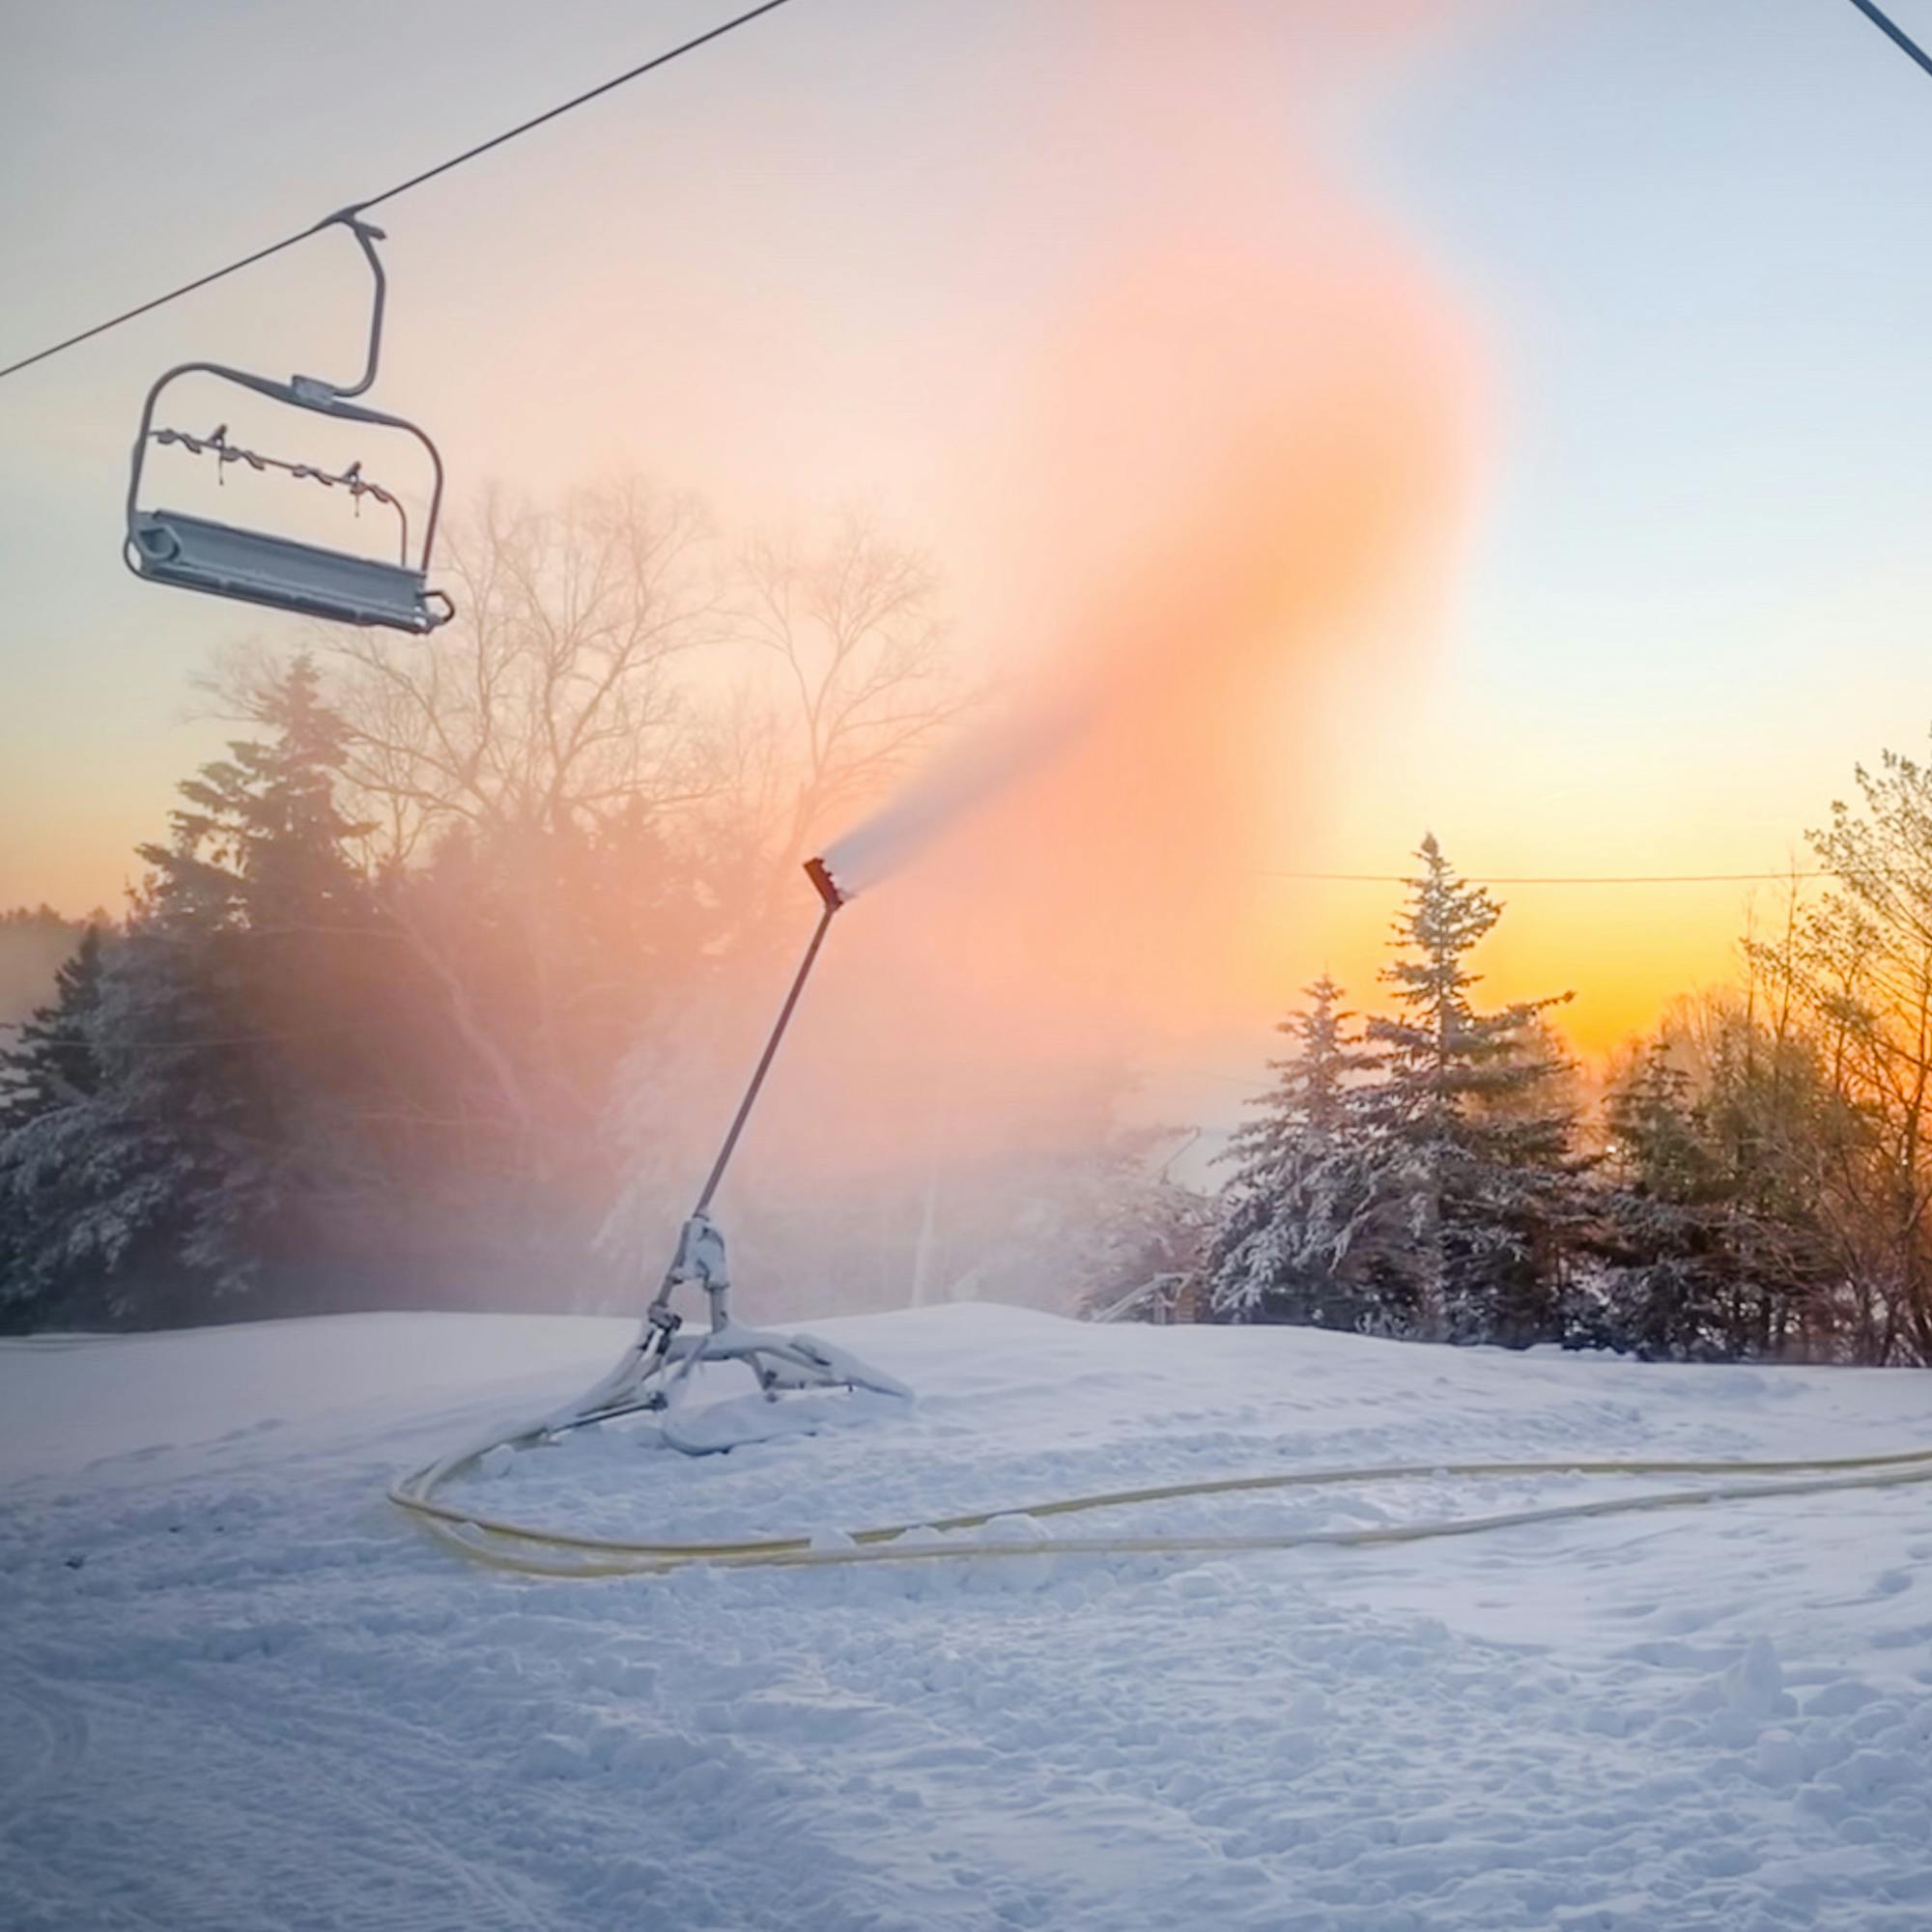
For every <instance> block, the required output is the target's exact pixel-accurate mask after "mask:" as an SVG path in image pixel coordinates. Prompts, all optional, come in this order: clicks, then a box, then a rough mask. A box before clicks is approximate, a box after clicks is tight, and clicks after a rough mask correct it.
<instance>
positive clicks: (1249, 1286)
mask: <svg viewBox="0 0 1932 1932" xmlns="http://www.w3.org/2000/svg"><path fill="white" fill-rule="evenodd" d="M1306 992H1307V995H1308V1000H1309V1005H1308V1007H1307V1008H1306V1009H1304V1010H1302V1011H1300V1012H1296V1013H1293V1014H1291V1015H1290V1016H1289V1017H1288V1018H1287V1019H1285V1020H1283V1021H1281V1022H1280V1023H1279V1024H1278V1026H1277V1027H1276V1029H1275V1031H1276V1032H1278V1033H1281V1034H1284V1035H1286V1036H1287V1037H1289V1039H1291V1040H1292V1041H1293V1050H1292V1051H1291V1053H1290V1054H1289V1055H1288V1057H1287V1058H1286V1059H1282V1060H1277V1061H1273V1062H1270V1063H1269V1064H1270V1065H1271V1067H1272V1069H1273V1071H1274V1073H1275V1076H1276V1078H1275V1084H1274V1086H1273V1087H1272V1088H1271V1089H1270V1090H1269V1091H1268V1092H1267V1093H1266V1094H1262V1095H1260V1096H1259V1097H1258V1098H1257V1099H1256V1100H1255V1101H1253V1102H1252V1103H1251V1104H1252V1105H1254V1106H1256V1107H1257V1108H1259V1109H1260V1110H1261V1111H1260V1117H1259V1118H1258V1119H1256V1120H1253V1121H1250V1122H1247V1123H1246V1124H1245V1125H1244V1126H1242V1127H1241V1128H1240V1129H1238V1130H1237V1132H1236V1134H1235V1136H1234V1137H1233V1139H1232V1141H1231V1142H1230V1144H1229V1147H1228V1150H1227V1151H1226V1152H1225V1153H1224V1154H1223V1155H1222V1156H1221V1158H1222V1159H1223V1160H1226V1161H1231V1162H1233V1163H1234V1167H1235V1171H1234V1173H1233V1175H1232V1176H1231V1177H1230V1179H1229V1180H1228V1183H1227V1186H1226V1188H1225V1190H1224V1192H1223V1196H1222V1208H1221V1213H1220V1217H1219V1223H1218V1226H1217V1227H1216V1229H1215V1233H1214V1236H1213V1240H1212V1243H1211V1245H1210V1247H1209V1251H1208V1264H1207V1267H1208V1302H1209V1311H1210V1312H1211V1313H1212V1314H1213V1315H1215V1316H1217V1317H1219V1318H1220V1319H1222V1320H1224V1321H1293V1322H1305V1323H1314V1324H1316V1325H1318V1326H1321V1327H1327V1328H1349V1329H1365V1328H1372V1327H1376V1326H1378V1325H1380V1318H1381V1316H1382V1314H1383V1312H1384V1311H1383V1310H1382V1309H1381V1308H1380V1305H1379V1302H1378V1296H1377V1295H1376V1294H1375V1293H1374V1292H1373V1290H1372V1289H1371V1287H1370V1285H1369V1283H1368V1282H1367V1280H1366V1278H1365V1275H1364V1271H1363V1268H1362V1265H1361V1259H1362V1254H1363V1252H1364V1249H1365V1245H1366V1243H1365V1238H1364V1237H1365V1236H1367V1235H1368V1234H1369V1233H1370V1232H1371V1231H1372V1229H1373V1227H1374V1224H1375V1220H1376V1217H1377V1214H1378V1211H1379V1210H1380V1208H1382V1206H1383V1198H1382V1192H1381V1189H1380V1187H1379V1185H1378V1170H1377V1167H1376V1163H1375V1160H1374V1158H1373V1150H1372V1147H1371V1144H1370V1141H1369V1138H1368V1136H1367V1134H1366V1132H1365V1131H1364V1124H1363V1122H1362V1120H1361V1094H1360V1083H1361V1080H1362V1077H1363V1076H1364V1075H1365V1074H1366V1073H1368V1072H1369V1071H1370V1070H1371V1069H1372V1068H1373V1067H1374V1066H1375V1065H1376V1057H1375V1055H1373V1054H1371V1053H1368V1052H1366V1051H1364V1050H1363V1049H1362V1046H1361V1044H1360V1040H1359V1037H1358V1035H1357V1033H1356V1032H1355V1031H1354V1029H1353V1027H1352V1025H1351V1022H1352V1021H1353V1019H1354V1017H1355V1016H1354V1014H1353V1013H1351V1012H1349V1011H1348V1010H1346V1009H1344V1008H1343V1006H1342V997H1343V995H1342V988H1341V987H1340V986H1338V985H1337V984H1336V983H1335V981H1334V980H1332V979H1331V978H1329V976H1328V975H1327V974H1325V973H1324V974H1323V975H1322V976H1321V979H1319V980H1316V981H1315V983H1314V984H1313V985H1311V986H1309V987H1308V988H1306Z"/></svg>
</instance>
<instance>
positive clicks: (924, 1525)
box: [388, 1431, 1932, 1577]
mask: <svg viewBox="0 0 1932 1932" xmlns="http://www.w3.org/2000/svg"><path fill="white" fill-rule="evenodd" d="M529 1439H530V1434H529V1432H528V1431H522V1432H518V1433H516V1434H513V1435H505V1436H503V1437H500V1438H498V1439H497V1441H494V1442H488V1443H483V1444H480V1445H479V1446H477V1447H476V1448H474V1449H470V1450H466V1451H463V1452H461V1453H459V1454H457V1455H455V1456H450V1457H445V1458H444V1459H443V1460H442V1461H441V1462H440V1463H430V1464H428V1465H427V1466H426V1467H424V1468H421V1469H418V1470H416V1471H414V1472H413V1473H412V1474H411V1475H408V1476H404V1477H401V1478H399V1479H398V1480H397V1481H396V1482H395V1483H393V1484H391V1485H390V1488H389V1492H388V1494H389V1500H390V1501H391V1502H392V1503H394V1504H396V1505H397V1507H398V1508H400V1509H403V1510H406V1511H408V1512H409V1513H410V1514H411V1516H412V1517H413V1518H414V1519H415V1520H416V1521H417V1522H418V1524H419V1525H420V1526H421V1527H422V1528H423V1529H424V1530H425V1531H426V1532H427V1533H428V1534H429V1535H430V1536H431V1537H432V1539H433V1540H434V1541H436V1542H437V1543H440V1544H441V1545H442V1546H444V1547H445V1548H450V1549H453V1550H455V1551H457V1552H458V1553H460V1554H462V1555H464V1556H466V1557H468V1558H469V1559H470V1560H471V1561H472V1562H477V1563H482V1564H485V1565H487V1566H489V1567H491V1568H493V1569H497V1570H509V1571H514V1572H516V1573H518V1574H520V1575H523V1576H530V1577H632V1576H662V1575H664V1574H666V1573H668V1572H669V1571H671V1570H676V1569H681V1568H683V1567H684V1566H686V1565H688V1564H693V1563H709V1564H715V1565H717V1566H719V1567H720V1568H725V1569H750V1568H765V1569H785V1570H808V1569H809V1570H820V1569H838V1568H852V1567H855V1566H858V1565H862V1564H881V1563H885V1564H891V1563H925V1562H934V1561H947V1560H951V1561H957V1560H959V1559H962V1558H986V1557H994V1558H997V1557H1015V1556H1038V1555H1054V1556H1062V1555H1082V1556H1156V1555H1170V1554H1203V1555H1206V1554H1216V1553H1221V1554H1229V1553H1243V1552H1251V1551H1256V1550H1278V1549H1301V1548H1313V1547H1316V1546H1325V1547H1330V1548H1374V1547H1378V1546H1381V1545H1384V1544H1394V1543H1422V1542H1427V1541H1429V1540H1431V1539H1433V1538H1435V1537H1444V1536H1473V1535H1476V1534H1479V1533H1481V1532H1483V1531H1486V1530H1492V1529H1509V1528H1515V1527H1518V1526H1520V1525H1523V1524H1528V1523H1539V1522H1556V1521H1563V1520H1572V1519H1581V1518H1586V1517H1599V1516H1617V1515H1624V1514H1629V1513H1633V1512H1636V1511H1643V1510H1666V1509H1687V1508H1690V1507H1691V1506H1692V1505H1693V1504H1701V1503H1710V1502H1745V1501H1749V1500H1751V1499H1753V1498H1757V1497H1764V1496H1794V1495H1815V1494H1819V1493H1822V1492H1831V1491H1838V1490H1876V1489H1890V1488H1898V1487H1903V1486H1905V1485H1909V1484H1918V1483H1932V1449H1906V1450H1898V1451H1894V1452H1891V1453H1889V1454H1885V1455H1879V1456H1838V1457H1809V1458H1804V1459H1792V1460H1786V1461H1777V1462H1700V1461H1688V1460H1672V1459H1664V1458H1649V1459H1644V1460H1639V1461H1632V1462H1603V1461H1580V1462H1579V1461H1577V1460H1575V1459H1571V1460H1566V1461H1562V1462H1539V1463H1439V1462H1438V1463H1383V1464H1378V1465H1373V1466H1369V1467H1364V1468H1354V1469H1305V1470H1297V1471H1292V1472H1282V1473H1276V1474H1270V1475H1262V1476H1217V1477H1210V1478H1207V1479H1204V1480H1201V1481H1196V1482H1188V1483H1163V1484H1157V1485H1154V1486H1151V1487H1148V1488H1143V1489H1133V1490H1108V1491H1101V1492H1096V1493H1093V1494H1086V1495H1075V1496H1058V1497H1053V1498H1050V1499H1048V1500H1047V1501H1044V1502H1037V1503H1029V1504H1024V1505H1017V1506H1009V1507H1008V1508H1006V1509H1000V1510H981V1511H976V1512H974V1513H972V1514H970V1515H966V1516H951V1517H932V1518H926V1519H923V1520H919V1521H915V1522H897V1523H886V1524H880V1525H877V1526H875V1527H872V1528H869V1529H861V1530H856V1531H853V1532H851V1542H852V1545H853V1547H851V1548H842V1547H841V1548H830V1549H826V1548H812V1545H811V1540H810V1538H808V1537H759V1538H753V1539H751V1540H749V1541H745V1542H737V1543H647V1542H636V1541H632V1540H628V1539H624V1538H618V1537H603V1536H585V1535H580V1534H577V1533H575V1532H572V1531H568V1530H553V1529H545V1528H542V1527H540V1526H537V1525H533V1524H529V1523H520V1522H512V1521H509V1520H505V1519H503V1518H500V1517H491V1516H484V1515H480V1514H478V1513H476V1512H473V1511H469V1510H465V1509H462V1508H460V1507H457V1506H455V1505H453V1504H450V1503H446V1502H442V1501H440V1500H439V1499H438V1497H437V1493H436V1492H437V1491H438V1490H439V1489H440V1488H441V1487H442V1485H444V1484H445V1483H448V1482H452V1481H454V1480H455V1479H456V1478H457V1477H458V1476H460V1475H462V1474H463V1473H464V1472H465V1471H467V1470H469V1469H470V1468H472V1467H474V1466H475V1464H476V1463H479V1462H480V1461H481V1460H482V1459H483V1457H485V1456H486V1455H488V1454H489V1453H490V1451H491V1450H492V1449H494V1448H498V1447H504V1446H508V1445H511V1444H514V1443H518V1442H526V1441H528V1440H529ZM1820 1472H1828V1473H1820ZM1647 1475H1648V1476H1657V1475H1679V1476H1684V1475H1702V1476H1723V1477H1731V1478H1737V1477H1747V1478H1748V1477H1765V1476H1788V1477H1794V1478H1796V1480H1792V1481H1787V1482H1762V1481H1745V1482H1737V1481H1732V1482H1729V1483H1722V1484H1719V1485H1717V1486H1715V1487H1711V1488H1706V1489H1698V1490H1665V1491H1658V1492H1652V1493H1650V1494H1648V1495H1639V1496H1611V1497H1600V1498H1598V1499H1597V1500H1595V1501H1592V1502H1581V1503H1559V1504H1552V1505H1549V1506H1548V1507H1546V1508H1542V1509H1529V1510H1514V1511H1510V1512H1507V1513H1505V1514H1502V1515H1498V1516H1484V1517H1461V1518H1452V1519H1449V1520H1443V1521H1429V1522H1412V1523H1391V1524H1384V1525H1381V1526H1378V1527H1376V1528H1371V1529H1332V1530H1290V1531H1280V1532H1272V1533H1270V1532H1263V1533H1261V1534H1256V1535H1232V1536H1209V1535H1192V1536H1096V1537H1070V1536H1069V1537H1045V1538H1039V1539H1035V1540H1031V1541H1028V1542H1023V1543H1022V1542H1012V1543H1007V1542H1001V1543H963V1542H961V1543H916V1544H902V1543H899V1542H897V1541H896V1539H898V1538H900V1537H902V1536H904V1535H906V1534H907V1532H909V1531H912V1530H916V1529H926V1530H942V1531H944V1530H963V1529H980V1528H983V1527H984V1526H985V1525H986V1524H988V1523H990V1522H992V1521H994V1520H996V1519H997V1518H1000V1517H1003V1516H1016V1515H1025V1516H1030V1517H1049V1516H1074V1515H1078V1514H1080V1513H1082V1512H1084V1511H1088V1510H1100V1509H1118V1508H1122V1507H1125V1506H1128V1505H1132V1504H1136V1503H1150V1502H1167V1501H1172V1500H1174V1499H1176V1498H1179V1497H1185V1496H1210V1495H1230V1494H1237V1493H1241V1492H1260V1491H1267V1490H1293V1489H1321V1488H1332V1487H1336V1486H1339V1485H1344V1484H1347V1485H1350V1486H1353V1485H1358V1484H1365V1483H1388V1482H1402V1481H1414V1480H1418V1479H1423V1480H1426V1479H1429V1478H1433V1477H1442V1476H1453V1477H1457V1478H1460V1479H1463V1480H1479V1479H1483V1478H1497V1477H1503V1478H1507V1477H1520V1476H1647ZM505 1544H507V1545H510V1546H512V1547H510V1548H504V1547H502V1546H503V1545H505ZM516 1546H523V1547H516Z"/></svg>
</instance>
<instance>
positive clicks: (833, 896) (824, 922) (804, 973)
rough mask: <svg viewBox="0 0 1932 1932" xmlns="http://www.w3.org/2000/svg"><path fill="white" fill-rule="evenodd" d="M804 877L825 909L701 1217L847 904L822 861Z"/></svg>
mask: <svg viewBox="0 0 1932 1932" xmlns="http://www.w3.org/2000/svg"><path fill="white" fill-rule="evenodd" d="M805 875H806V877H807V878H809V879H810V881H811V883H812V885H813V886H814V887H816V888H817V891H818V896H819V898H820V899H821V900H822V901H823V902H824V906H825V910H824V911H823V912H822V913H820V914H819V916H818V924H817V925H816V926H815V927H814V928H813V929H812V934H811V943H810V945H809V946H808V947H807V948H806V949H805V957H804V958H803V959H802V960H800V961H799V966H798V971H797V973H796V974H794V975H793V977H792V982H791V990H790V991H789V992H787V993H786V994H785V998H784V1005H783V1006H781V1008H780V1009H779V1016H778V1020H777V1022H776V1024H775V1025H774V1026H773V1028H772V1031H771V1037H770V1038H768V1039H767V1040H766V1041H765V1050H764V1052H763V1053H761V1054H760V1055H759V1056H758V1064H757V1065H756V1066H755V1067H754V1068H753V1072H752V1080H751V1085H750V1086H748V1087H747V1088H746V1089H745V1097H744V1098H743V1099H742V1100H740V1101H739V1102H738V1111H737V1113H736V1115H735V1116H733V1118H732V1121H731V1127H730V1131H729V1132H728V1133H727V1134H726V1135H725V1145H724V1146H723V1147H721V1148H720V1149H719V1150H718V1158H717V1159H716V1160H715V1161H713V1162H712V1163H711V1172H710V1174H709V1175H708V1176H707V1177H706V1179H705V1182H704V1191H703V1192H702V1193H701V1194H700V1195H699V1196H698V1197H697V1206H696V1208H695V1209H694V1210H693V1211H694V1212H695V1213H698V1214H702V1213H704V1212H705V1211H706V1209H708V1208H710V1206H711V1201H712V1197H713V1196H714V1195H715V1194H716V1193H717V1192H718V1188H719V1184H720V1182H722V1181H723V1180H724V1179H725V1169H726V1168H727V1167H729V1166H730V1164H731V1156H732V1154H733V1153H734V1152H736V1151H737V1147H738V1139H739V1136H740V1135H741V1134H743V1133H744V1131H745V1122H747V1121H748V1120H750V1119H751V1117H752V1108H753V1105H754V1104H755V1103H756V1101H757V1097H758V1094H759V1090H760V1089H761V1088H762V1087H763V1086H764V1084H765V1075H766V1074H767V1073H769V1072H770V1071H771V1070H772V1062H773V1061H774V1060H776V1059H777V1058H778V1051H779V1043H780V1041H781V1040H782V1039H783V1038H784V1036H785V1028H786V1027H788V1026H789V1025H790V1024H791V1016H792V1012H793V1010H794V1009H796V1007H797V1006H798V999H799V995H800V994H801V993H803V992H804V991H805V982H806V980H808V979H810V976H811V969H812V967H813V965H814V964H815V963H816V962H817V959H818V949H819V948H820V947H821V946H823V945H824V944H825V930H826V927H827V926H829V925H830V924H831V923H832V915H833V914H834V913H836V912H837V911H838V908H839V907H840V906H842V905H843V904H844V903H845V898H846V895H845V894H844V893H842V892H841V891H840V890H839V888H838V881H837V880H836V879H834V878H833V876H832V874H831V872H830V870H829V869H828V868H827V867H826V864H825V861H824V860H823V859H809V860H807V862H806V867H805Z"/></svg>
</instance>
